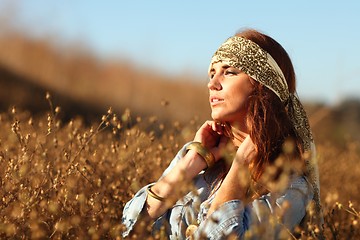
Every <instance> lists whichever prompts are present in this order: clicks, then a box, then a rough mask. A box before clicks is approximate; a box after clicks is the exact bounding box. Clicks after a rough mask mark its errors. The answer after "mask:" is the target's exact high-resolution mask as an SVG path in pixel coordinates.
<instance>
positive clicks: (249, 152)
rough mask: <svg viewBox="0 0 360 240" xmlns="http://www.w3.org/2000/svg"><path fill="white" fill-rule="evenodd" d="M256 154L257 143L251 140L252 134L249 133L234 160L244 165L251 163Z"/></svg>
mask: <svg viewBox="0 0 360 240" xmlns="http://www.w3.org/2000/svg"><path fill="white" fill-rule="evenodd" d="M256 154H257V152H256V147H255V144H254V143H253V141H252V140H251V137H250V135H247V136H246V138H245V139H244V141H243V142H242V143H241V144H240V146H239V148H238V150H237V151H236V157H235V161H234V162H235V163H238V164H242V165H249V164H250V162H251V160H252V159H254V158H255V157H256Z"/></svg>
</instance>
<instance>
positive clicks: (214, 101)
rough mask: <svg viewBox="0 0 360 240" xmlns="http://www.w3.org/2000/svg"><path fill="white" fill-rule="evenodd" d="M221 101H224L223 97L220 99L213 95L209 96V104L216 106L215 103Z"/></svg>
mask: <svg viewBox="0 0 360 240" xmlns="http://www.w3.org/2000/svg"><path fill="white" fill-rule="evenodd" d="M223 102H224V99H222V98H219V97H215V96H212V97H210V105H211V106H216V105H218V104H221V103H223Z"/></svg>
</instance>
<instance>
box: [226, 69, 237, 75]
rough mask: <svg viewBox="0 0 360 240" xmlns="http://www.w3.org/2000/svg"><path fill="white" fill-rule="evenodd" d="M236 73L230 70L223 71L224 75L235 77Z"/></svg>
mask: <svg viewBox="0 0 360 240" xmlns="http://www.w3.org/2000/svg"><path fill="white" fill-rule="evenodd" d="M235 74H236V72H235V71H231V70H226V71H225V75H235Z"/></svg>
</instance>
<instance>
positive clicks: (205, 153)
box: [186, 142, 215, 168]
mask: <svg viewBox="0 0 360 240" xmlns="http://www.w3.org/2000/svg"><path fill="white" fill-rule="evenodd" d="M188 150H194V151H195V152H197V153H198V154H199V155H200V156H201V157H202V158H203V159H204V160H205V162H206V165H207V167H208V168H210V167H212V166H213V165H214V164H215V157H214V155H213V154H212V153H211V152H210V151H209V150H207V149H206V148H205V147H204V146H203V145H202V144H201V143H200V142H192V143H190V144H189V145H188V146H187V147H186V151H188Z"/></svg>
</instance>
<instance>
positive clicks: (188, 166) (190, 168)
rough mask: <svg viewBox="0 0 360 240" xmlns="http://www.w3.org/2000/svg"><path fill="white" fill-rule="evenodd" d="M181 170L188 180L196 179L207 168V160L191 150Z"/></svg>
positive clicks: (181, 163)
mask: <svg viewBox="0 0 360 240" xmlns="http://www.w3.org/2000/svg"><path fill="white" fill-rule="evenodd" d="M180 168H181V170H182V171H183V172H184V174H185V177H186V178H191V179H192V178H194V177H195V176H196V175H197V174H199V173H200V172H201V171H202V170H204V169H206V168H207V164H206V161H205V159H204V158H203V157H202V156H201V155H200V154H199V153H197V152H196V151H195V150H193V149H190V150H188V151H187V153H186V154H185V156H184V158H183V159H182V161H181V162H180Z"/></svg>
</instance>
